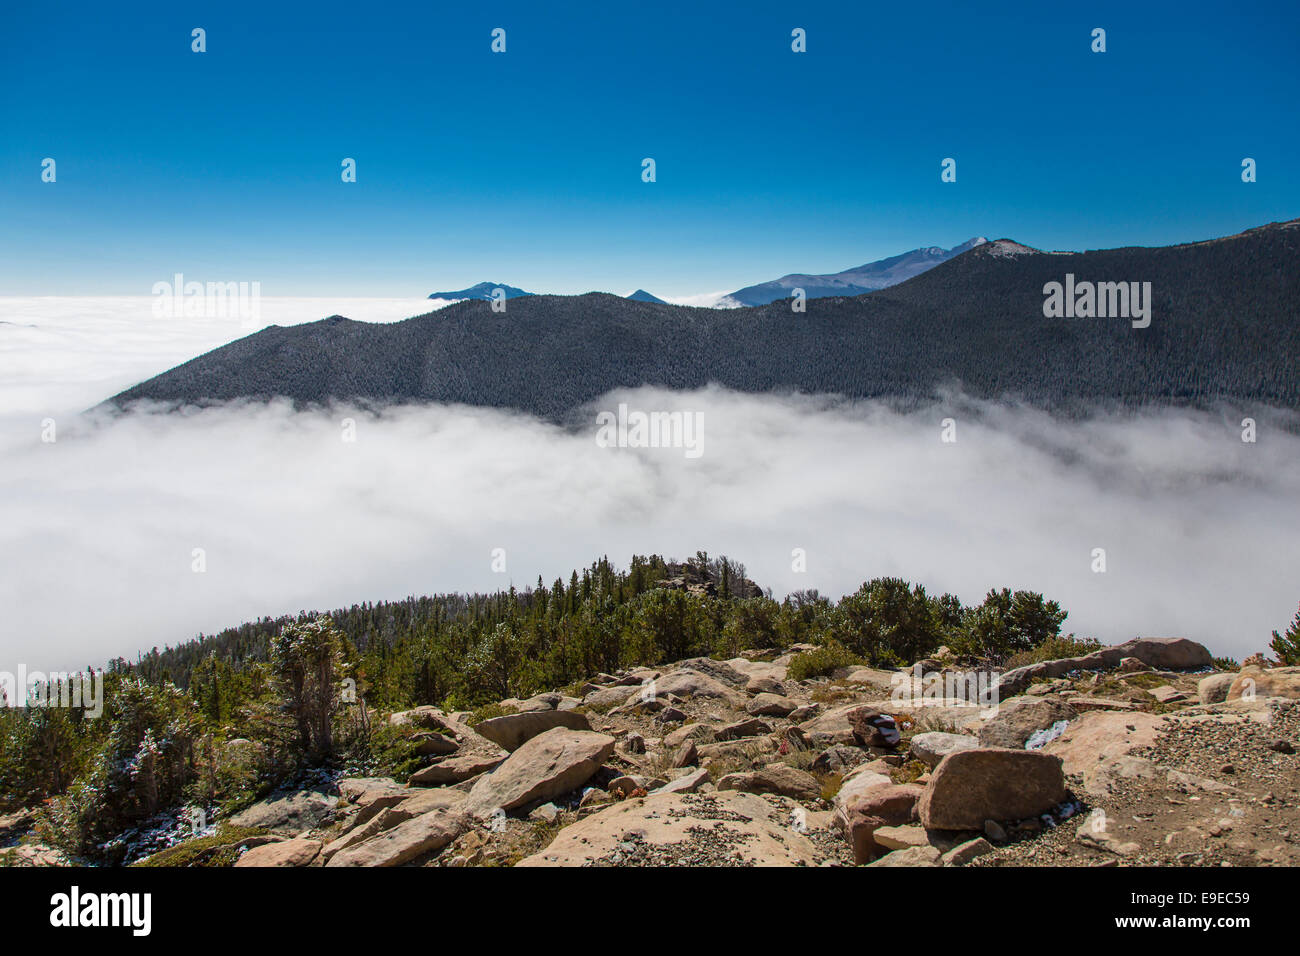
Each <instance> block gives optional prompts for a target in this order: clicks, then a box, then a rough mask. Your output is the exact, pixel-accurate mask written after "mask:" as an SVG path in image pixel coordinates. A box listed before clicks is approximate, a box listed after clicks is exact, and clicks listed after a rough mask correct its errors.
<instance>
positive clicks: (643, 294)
mask: <svg viewBox="0 0 1300 956" xmlns="http://www.w3.org/2000/svg"><path fill="white" fill-rule="evenodd" d="M628 298H629V299H631V300H632V301H634V302H658V303H659V304H660V305H667V304H668V303H667V302H665V301H664V300H663V299H661V298H659V296H657V295H651V294H650V293H649V292H647V291H646V290H645V289H637V290H636V291H635V292H633V293H632V294H631V295H630V296H628Z"/></svg>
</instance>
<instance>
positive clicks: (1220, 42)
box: [0, 2, 1300, 296]
mask: <svg viewBox="0 0 1300 956" xmlns="http://www.w3.org/2000/svg"><path fill="white" fill-rule="evenodd" d="M738 6H739V5H738ZM1134 6H1135V5H1133V4H1131V3H1086V4H1083V3H1068V2H1062V3H1045V2H1024V3H1001V4H988V3H985V4H971V3H952V4H947V3H926V4H911V5H908V4H889V5H877V4H863V3H842V4H841V3H805V4H793V3H784V4H775V3H747V4H745V5H744V6H743V12H741V11H740V10H737V11H731V10H728V9H727V8H724V7H721V6H717V7H714V8H710V7H709V6H708V5H701V4H689V3H683V4H673V3H654V4H625V5H607V4H594V3H593V4H565V3H554V4H546V5H541V4H536V3H529V4H492V3H487V4H482V5H479V4H474V5H460V4H457V5H451V4H447V5H440V4H419V5H412V8H411V9H406V8H405V7H403V6H400V5H390V4H384V3H346V4H338V3H324V2H313V3H311V4H288V3H286V4H267V3H257V4H252V3H247V4H246V3H239V2H221V3H175V2H172V3H135V4H129V5H113V6H105V5H103V4H102V3H94V4H90V3H86V4H76V3H57V2H55V3H44V4H7V5H6V7H5V12H4V13H3V14H0V294H22V295H79V294H87V295H89V294H107V293H113V294H133V293H134V294H141V295H147V294H148V293H149V290H150V287H151V286H152V284H153V283H154V282H156V281H159V280H162V279H169V278H170V277H171V275H172V274H173V273H175V272H183V273H185V275H186V277H187V278H189V279H200V280H209V281H211V280H221V281H230V280H247V281H254V280H255V281H260V282H261V283H262V294H263V295H310V294H315V293H319V294H329V295H382V296H408V295H422V294H427V293H428V292H431V291H434V290H437V289H455V288H461V287H463V286H466V285H469V284H472V283H474V282H478V281H481V280H491V281H497V282H508V283H511V284H513V285H518V286H522V287H524V288H527V289H531V290H535V291H554V292H582V291H587V290H590V289H606V290H610V291H617V292H628V291H631V290H632V289H633V288H635V287H637V286H641V287H644V288H646V289H649V290H651V291H652V292H655V293H656V294H659V295H661V296H685V295H690V294H694V293H703V292H710V291H729V290H731V289H735V288H739V287H741V286H744V285H747V284H750V283H753V282H758V281H761V280H765V279H770V278H775V277H776V276H779V275H781V274H784V273H786V272H791V271H818V272H821V271H834V270H838V269H842V268H847V267H849V266H854V265H858V264H860V263H863V262H866V261H869V260H872V259H876V258H880V257H882V256H887V255H892V254H895V253H897V252H902V251H904V250H907V249H911V248H915V247H917V246H922V245H943V246H951V245H954V244H956V243H958V242H961V241H963V240H965V239H967V238H969V237H971V236H973V235H988V236H990V237H998V236H1009V237H1012V238H1015V239H1018V240H1020V241H1022V242H1025V243H1028V244H1030V245H1034V246H1040V247H1046V248H1061V249H1083V248H1099V247H1107V246H1116V245H1130V244H1144V245H1158V244H1166V243H1172V242H1180V241H1188V240H1195V239H1202V238H1210V237H1213V236H1218V235H1225V234H1229V233H1233V232H1237V231H1240V230H1241V229H1244V228H1249V227H1251V226H1254V225H1259V224H1261V223H1264V222H1268V221H1271V220H1277V219H1288V218H1293V217H1296V216H1300V163H1298V161H1297V154H1298V150H1297V147H1298V146H1300V124H1297V110H1296V105H1295V104H1296V96H1297V92H1300V57H1297V56H1296V52H1295V50H1296V47H1295V44H1296V37H1297V34H1298V28H1300V12H1298V11H1300V6H1298V5H1297V4H1295V3H1292V2H1285V3H1282V2H1279V3H1272V4H1271V3H1263V4H1254V5H1251V6H1249V7H1247V8H1244V11H1245V12H1244V13H1241V14H1234V13H1230V12H1229V10H1230V8H1229V7H1228V6H1226V5H1210V4H1202V3H1153V4H1143V5H1142V9H1137V10H1135V9H1133V7H1134ZM466 7H473V8H474V9H470V10H466V9H465V8H466ZM193 27H203V28H204V29H206V31H207V44H208V51H207V52H206V53H203V54H196V53H192V52H191V51H190V30H191V29H192V28H193ZM494 27H503V28H505V29H506V31H507V52H506V53H505V54H493V53H491V52H490V50H489V44H490V31H491V30H492V29H493V28H494ZM795 27H802V28H804V29H806V30H807V35H808V52H807V53H805V54H795V53H792V52H791V50H790V31H791V30H792V29H793V28H795ZM1094 27H1104V28H1105V29H1106V30H1107V46H1108V50H1107V52H1106V53H1104V54H1094V53H1092V52H1091V51H1090V49H1089V46H1090V33H1091V30H1092V29H1093V28H1094ZM47 156H48V157H53V158H54V159H55V160H56V161H57V164H58V166H57V171H58V181H57V182H56V183H54V184H48V183H42V182H41V179H40V164H41V160H42V159H43V158H45V157H47ZM647 156H649V157H653V158H654V159H655V160H656V163H657V173H658V181H657V182H656V183H653V184H647V183H643V182H642V181H641V175H640V174H641V160H642V158H643V157H647ZM948 156H951V157H955V158H956V159H957V162H958V179H957V182H956V183H955V184H944V183H941V182H940V177H939V173H940V161H941V160H942V159H943V158H944V157H948ZM1245 156H1250V157H1253V158H1255V159H1256V160H1257V161H1258V164H1259V181H1258V182H1256V183H1254V184H1251V185H1246V184H1243V183H1242V182H1241V179H1240V164H1241V160H1242V158H1243V157H1245ZM344 157H353V158H355V159H356V161H357V164H358V177H357V178H358V181H357V182H356V183H354V184H344V183H342V182H341V181H340V175H339V174H340V163H341V161H342V159H343V158H344Z"/></svg>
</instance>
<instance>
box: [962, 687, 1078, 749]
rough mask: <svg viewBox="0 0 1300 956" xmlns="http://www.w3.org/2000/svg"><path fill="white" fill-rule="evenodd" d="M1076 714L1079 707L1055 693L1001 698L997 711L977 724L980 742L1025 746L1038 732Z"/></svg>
mask: <svg viewBox="0 0 1300 956" xmlns="http://www.w3.org/2000/svg"><path fill="white" fill-rule="evenodd" d="M1078 716H1079V713H1078V711H1076V710H1075V709H1074V708H1073V707H1071V706H1070V705H1069V704H1067V703H1066V702H1065V701H1063V700H1061V699H1060V698H1058V697H1018V698H1015V699H1014V700H1009V701H1005V702H1003V703H1002V704H1001V706H999V707H998V712H997V715H996V716H995V717H993V718H992V719H990V720H989V721H988V722H987V723H986V724H985V725H984V726H983V727H981V728H980V734H979V745H980V746H981V747H1003V748H1008V749H1011V750H1024V749H1025V743H1026V742H1027V741H1028V740H1029V738H1030V737H1032V736H1033V735H1034V734H1036V733H1037V732H1039V731H1041V730H1046V729H1047V728H1049V727H1051V726H1052V725H1053V724H1055V723H1057V722H1058V721H1062V720H1064V721H1067V722H1068V721H1071V720H1075V719H1076V718H1077V717H1078Z"/></svg>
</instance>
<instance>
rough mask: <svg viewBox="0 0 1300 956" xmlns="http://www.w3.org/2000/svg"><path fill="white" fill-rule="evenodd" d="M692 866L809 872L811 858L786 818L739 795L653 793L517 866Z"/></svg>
mask: <svg viewBox="0 0 1300 956" xmlns="http://www.w3.org/2000/svg"><path fill="white" fill-rule="evenodd" d="M629 852H630V853H631V854H632V855H634V856H642V857H644V858H645V859H647V861H649V862H652V863H660V864H661V865H662V864H665V863H676V864H678V865H682V864H686V865H695V866H801V865H802V866H812V865H814V864H815V863H816V857H817V854H816V850H815V848H814V847H813V845H812V843H810V842H809V840H808V838H807V837H805V836H804V835H803V834H801V833H800V832H799V831H798V829H796V828H795V827H794V826H792V820H791V817H790V814H789V813H788V812H786V811H783V810H780V809H778V808H777V807H775V806H773V805H772V804H770V803H768V802H767V800H765V799H764V798H762V797H759V796H755V795H754V794H750V793H743V792H741V791H737V790H726V791H717V792H714V793H708V794H703V793H655V794H651V795H650V796H648V797H639V798H635V799H632V800H624V801H623V802H622V803H615V804H611V805H610V806H608V807H605V808H604V809H601V810H600V811H599V812H597V813H593V814H591V815H590V816H588V817H586V818H584V819H582V820H579V821H578V822H577V823H573V824H570V825H569V826H567V827H565V828H564V829H563V830H561V831H560V832H559V833H558V834H557V835H556V837H555V839H554V840H553V841H551V844H550V845H549V846H548V847H547V848H546V849H544V850H542V851H541V852H540V853H535V854H533V855H532V856H530V857H527V858H525V859H524V860H522V861H521V862H520V863H519V864H518V865H519V866H527V867H533V866H584V865H589V864H592V863H612V862H615V861H622V860H623V859H624V857H625V856H626V855H627V854H628V853H629Z"/></svg>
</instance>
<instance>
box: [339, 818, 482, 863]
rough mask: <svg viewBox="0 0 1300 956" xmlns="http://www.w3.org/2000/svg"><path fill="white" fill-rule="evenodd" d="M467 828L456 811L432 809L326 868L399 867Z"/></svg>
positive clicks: (349, 850) (438, 847)
mask: <svg viewBox="0 0 1300 956" xmlns="http://www.w3.org/2000/svg"><path fill="white" fill-rule="evenodd" d="M468 827H469V820H468V818H467V817H466V816H465V814H463V813H461V812H459V811H458V810H434V811H431V812H429V813H424V814H421V815H420V816H418V817H413V818H411V819H409V820H406V821H405V822H403V823H399V824H397V826H395V827H393V828H392V829H389V830H385V831H384V832H382V833H379V834H376V835H375V836H372V837H370V839H368V840H363V841H362V842H360V843H356V844H353V845H352V846H350V847H347V848H346V849H343V850H340V851H338V852H337V853H335V854H334V855H333V856H331V857H330V859H329V862H328V863H326V864H325V865H326V866H401V865H402V864H403V863H409V862H411V861H412V860H415V859H418V858H419V857H422V856H426V855H428V854H430V853H433V852H435V851H437V850H441V849H442V848H443V847H445V846H446V845H447V844H448V843H450V842H451V841H452V840H454V839H456V838H457V837H458V836H460V835H461V834H462V833H464V832H465V831H466V830H467V829H468Z"/></svg>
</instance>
